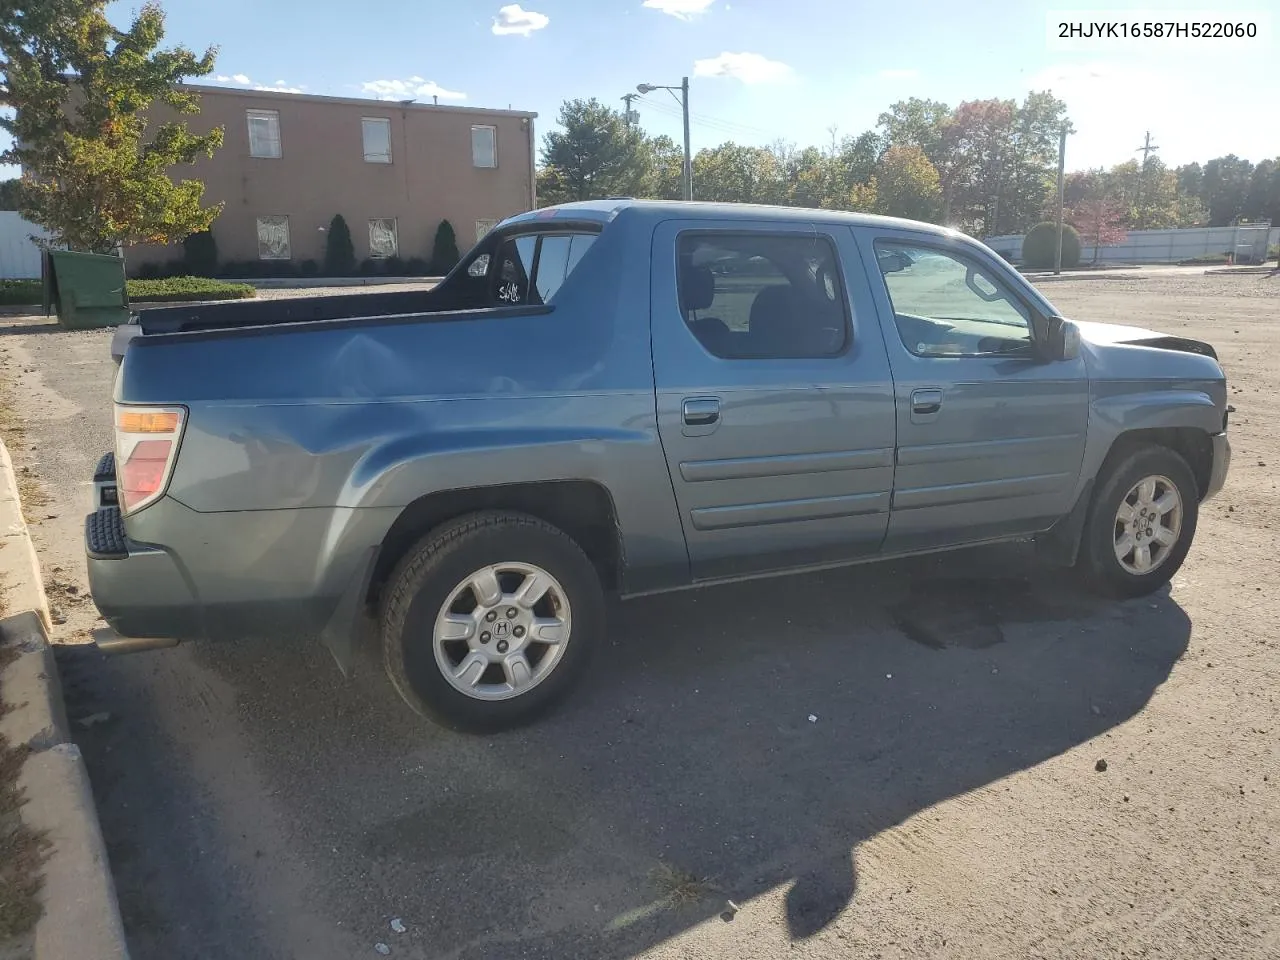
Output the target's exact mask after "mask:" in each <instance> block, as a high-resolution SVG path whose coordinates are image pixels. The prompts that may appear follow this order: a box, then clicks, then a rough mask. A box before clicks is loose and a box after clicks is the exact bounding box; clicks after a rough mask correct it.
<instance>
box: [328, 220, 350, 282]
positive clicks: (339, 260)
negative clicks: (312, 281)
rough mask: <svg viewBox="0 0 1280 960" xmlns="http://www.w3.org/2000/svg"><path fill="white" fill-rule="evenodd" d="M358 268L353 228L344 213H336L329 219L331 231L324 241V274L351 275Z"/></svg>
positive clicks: (334, 275) (330, 275)
mask: <svg viewBox="0 0 1280 960" xmlns="http://www.w3.org/2000/svg"><path fill="white" fill-rule="evenodd" d="M355 270H356V248H355V246H354V245H353V244H352V243H351V230H350V228H348V227H347V221H346V220H344V219H343V218H342V214H340V213H338V214H335V215H334V217H333V219H332V220H330V221H329V233H328V235H327V236H326V237H325V242H324V275H325V276H326V277H349V276H351V275H352V274H353V273H355Z"/></svg>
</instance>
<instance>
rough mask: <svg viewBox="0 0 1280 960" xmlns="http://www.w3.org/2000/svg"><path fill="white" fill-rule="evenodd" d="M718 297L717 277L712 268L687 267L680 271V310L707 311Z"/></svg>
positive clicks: (689, 265) (690, 265) (686, 311)
mask: <svg viewBox="0 0 1280 960" xmlns="http://www.w3.org/2000/svg"><path fill="white" fill-rule="evenodd" d="M715 297H716V277H715V274H713V273H712V272H711V268H710V267H695V266H693V265H692V264H688V265H686V266H685V267H684V268H683V269H682V270H681V271H680V309H681V310H683V311H684V312H685V313H688V312H689V311H690V310H705V309H707V307H709V306H711V301H712V300H714V299H715Z"/></svg>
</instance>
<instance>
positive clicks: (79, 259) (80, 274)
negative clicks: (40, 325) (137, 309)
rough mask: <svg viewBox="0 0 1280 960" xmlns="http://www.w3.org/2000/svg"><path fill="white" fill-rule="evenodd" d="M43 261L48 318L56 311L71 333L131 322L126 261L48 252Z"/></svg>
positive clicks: (106, 257) (64, 252) (69, 252)
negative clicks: (125, 272) (125, 273)
mask: <svg viewBox="0 0 1280 960" xmlns="http://www.w3.org/2000/svg"><path fill="white" fill-rule="evenodd" d="M43 261H44V262H43V264H42V267H41V273H42V274H43V279H44V315H45V316H46V317H47V316H49V314H50V313H52V312H54V311H56V312H57V314H58V323H60V324H61V325H62V326H64V327H66V328H67V329H68V330H88V329H90V328H92V327H113V326H115V325H117V324H120V323H125V322H126V321H127V320H128V319H129V291H128V289H127V287H126V286H125V275H124V259H123V258H121V257H117V256H113V255H111V254H102V253H74V252H72V251H70V250H46V251H45V254H44V257H43Z"/></svg>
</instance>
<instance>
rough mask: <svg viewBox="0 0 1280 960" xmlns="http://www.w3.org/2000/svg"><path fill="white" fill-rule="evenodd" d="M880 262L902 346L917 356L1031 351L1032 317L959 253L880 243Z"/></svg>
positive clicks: (1006, 290)
mask: <svg viewBox="0 0 1280 960" xmlns="http://www.w3.org/2000/svg"><path fill="white" fill-rule="evenodd" d="M875 249H876V260H877V261H878V262H879V264H880V273H881V275H882V276H883V277H884V284H885V288H886V290H887V291H888V293H889V300H890V302H891V303H892V305H893V317H894V320H895V321H896V323H897V326H898V335H899V336H900V337H901V338H902V343H903V346H905V347H906V348H907V349H908V350H910V351H911V352H912V353H914V354H915V355H916V356H918V357H984V356H993V355H1002V354H1014V355H1016V354H1024V353H1029V352H1030V351H1031V314H1030V311H1029V310H1028V309H1027V307H1026V306H1025V305H1024V304H1023V303H1022V302H1021V301H1020V300H1019V299H1018V298H1017V296H1015V295H1014V293H1013V292H1012V291H1011V290H1010V289H1009V288H1008V287H1007V286H1006V285H1005V284H1004V283H1003V282H1002V281H1000V280H999V279H998V278H996V277H995V276H994V275H993V274H992V272H991V271H990V270H989V269H988V268H986V267H984V266H982V265H981V264H979V263H978V262H977V261H975V260H971V259H969V258H968V257H966V256H963V255H960V254H953V253H949V252H947V251H945V250H942V249H939V248H936V247H928V246H920V245H916V244H911V243H905V242H898V241H887V240H877V241H876V245H875Z"/></svg>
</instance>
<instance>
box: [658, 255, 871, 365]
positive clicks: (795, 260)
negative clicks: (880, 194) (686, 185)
mask: <svg viewBox="0 0 1280 960" xmlns="http://www.w3.org/2000/svg"><path fill="white" fill-rule="evenodd" d="M677 251H678V256H679V275H678V277H677V283H678V285H679V294H680V309H681V311H682V312H683V314H684V319H685V323H686V324H688V326H689V330H690V331H691V332H692V333H693V335H694V336H695V337H696V338H697V339H698V342H699V343H701V344H702V345H703V347H705V348H706V349H707V351H708V352H710V353H712V354H714V355H715V356H717V357H722V358H725V359H730V360H743V359H783V358H818V357H834V356H837V355H838V354H841V353H843V352H844V350H845V347H846V346H847V344H848V342H849V312H848V307H847V300H846V298H845V296H844V288H843V284H842V282H841V271H840V261H839V259H838V258H837V256H836V251H835V248H834V246H833V245H832V243H831V241H830V240H829V239H827V238H826V237H823V236H818V235H814V234H807V235H806V234H789V235H785V236H783V235H779V234H766V233H750V232H745V231H744V232H741V233H714V234H712V233H691V234H682V235H681V237H680V239H679V241H678V244H677Z"/></svg>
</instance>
